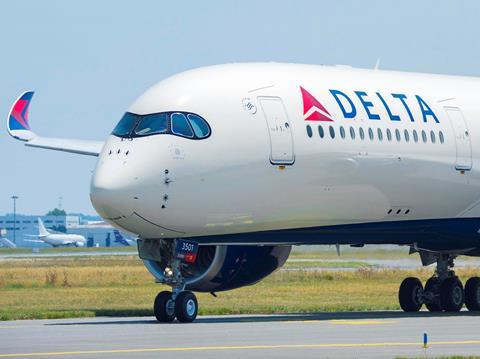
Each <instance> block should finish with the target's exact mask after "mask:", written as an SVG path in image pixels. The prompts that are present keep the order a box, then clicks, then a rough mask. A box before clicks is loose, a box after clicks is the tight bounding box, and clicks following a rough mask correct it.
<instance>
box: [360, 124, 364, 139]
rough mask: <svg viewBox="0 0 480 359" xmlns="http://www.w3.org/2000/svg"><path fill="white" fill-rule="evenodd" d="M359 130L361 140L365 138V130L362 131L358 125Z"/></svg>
mask: <svg viewBox="0 0 480 359" xmlns="http://www.w3.org/2000/svg"><path fill="white" fill-rule="evenodd" d="M359 132H360V139H362V140H363V139H364V138H365V132H364V131H363V127H360V130H359Z"/></svg>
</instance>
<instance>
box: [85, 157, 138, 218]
mask: <svg viewBox="0 0 480 359" xmlns="http://www.w3.org/2000/svg"><path fill="white" fill-rule="evenodd" d="M133 184H134V179H133V178H130V177H129V176H127V175H126V173H125V172H123V173H122V171H118V169H117V170H116V169H115V167H113V166H97V168H96V169H95V172H94V173H93V176H92V182H91V185H90V199H91V201H92V204H93V207H94V208H95V210H96V211H97V212H98V214H100V216H102V217H104V218H106V219H118V218H121V217H128V216H130V215H132V213H133V198H134V196H135V195H134V193H133V192H134V186H133Z"/></svg>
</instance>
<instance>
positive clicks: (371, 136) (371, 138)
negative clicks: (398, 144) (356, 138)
mask: <svg viewBox="0 0 480 359" xmlns="http://www.w3.org/2000/svg"><path fill="white" fill-rule="evenodd" d="M368 137H369V138H370V140H372V141H373V130H372V129H371V128H369V129H368Z"/></svg>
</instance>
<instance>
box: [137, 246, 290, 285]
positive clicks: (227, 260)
mask: <svg viewBox="0 0 480 359" xmlns="http://www.w3.org/2000/svg"><path fill="white" fill-rule="evenodd" d="M290 250H291V246H239V245H235V246H200V247H199V249H198V254H197V259H196V261H195V263H191V264H190V263H184V264H182V275H183V277H184V278H185V279H186V289H188V290H193V291H197V292H219V291H224V290H230V289H235V288H240V287H243V286H246V285H250V284H254V283H256V282H258V281H259V280H261V279H263V278H265V277H266V276H268V275H269V274H271V273H272V272H274V271H275V270H276V269H278V268H280V267H282V266H283V265H284V264H285V262H286V260H287V258H288V256H289V254H290ZM143 252H144V253H143V254H144V255H143V256H142V246H141V245H139V253H140V257H141V258H142V259H143V261H144V263H145V266H146V267H147V269H148V270H149V272H150V273H151V274H152V275H153V276H154V277H155V279H156V280H157V281H158V282H163V281H164V279H165V276H164V272H165V267H166V266H168V258H167V257H166V256H165V255H164V256H162V250H161V248H160V249H159V250H158V252H156V253H160V256H157V258H145V257H148V256H145V249H144V250H143ZM150 257H151V256H150Z"/></svg>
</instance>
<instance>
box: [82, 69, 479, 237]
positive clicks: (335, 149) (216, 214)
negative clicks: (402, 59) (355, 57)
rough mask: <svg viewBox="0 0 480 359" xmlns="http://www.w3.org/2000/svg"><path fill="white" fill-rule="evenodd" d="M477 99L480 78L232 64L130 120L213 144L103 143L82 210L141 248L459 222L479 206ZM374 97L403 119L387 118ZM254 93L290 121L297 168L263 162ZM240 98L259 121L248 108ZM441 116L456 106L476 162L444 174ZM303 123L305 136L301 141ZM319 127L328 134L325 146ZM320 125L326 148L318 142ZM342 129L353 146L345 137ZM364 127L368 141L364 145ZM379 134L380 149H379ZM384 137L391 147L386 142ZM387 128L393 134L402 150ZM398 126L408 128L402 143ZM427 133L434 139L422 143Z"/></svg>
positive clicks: (181, 79)
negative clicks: (165, 123)
mask: <svg viewBox="0 0 480 359" xmlns="http://www.w3.org/2000/svg"><path fill="white" fill-rule="evenodd" d="M300 86H302V87H303V88H305V89H306V90H308V91H309V92H310V93H311V94H312V95H313V96H314V97H315V98H316V99H317V100H318V101H320V102H321V103H322V104H323V105H324V106H325V107H326V108H327V109H328V111H329V112H330V114H331V117H332V118H333V120H334V121H333V122H312V121H305V120H304V116H303V104H302V96H301V93H300V88H299V87H300ZM256 89H258V90H256ZM330 89H337V90H340V91H342V92H345V93H346V94H348V95H349V97H350V98H351V99H352V100H353V101H354V104H355V106H356V109H357V116H356V117H355V119H345V118H344V117H343V115H342V112H341V111H340V108H339V107H338V105H337V103H336V102H335V100H334V98H333V97H332V95H331V94H330V93H329V90H330ZM479 90H480V81H479V80H478V79H473V78H466V77H453V76H440V75H423V74H412V73H401V72H388V71H371V70H359V69H345V68H335V67H324V66H311V65H293V64H238V65H237V64H235V65H222V66H214V67H208V68H202V69H198V70H192V71H188V72H185V73H182V74H179V75H177V76H173V77H171V78H169V79H166V80H164V81H162V82H160V83H159V84H157V85H155V86H154V87H152V88H151V89H150V90H148V91H147V92H146V93H145V94H143V95H142V96H141V97H140V98H139V99H138V100H137V101H136V102H135V103H134V104H133V105H132V106H131V107H130V109H129V111H130V112H133V113H137V114H148V113H157V112H164V111H187V112H193V113H198V114H199V115H201V116H202V117H203V118H205V119H206V120H207V121H208V123H209V124H210V126H211V128H212V135H211V136H210V137H208V138H206V139H204V140H190V139H186V138H181V137H177V136H173V135H154V136H148V137H143V138H134V139H129V140H125V139H120V138H117V137H115V136H111V137H110V138H109V139H108V140H107V142H106V144H105V146H104V148H103V151H102V153H101V154H100V156H99V161H98V164H97V167H96V169H95V172H94V175H93V178H92V185H91V187H92V188H91V199H92V203H93V205H94V206H95V208H96V209H97V211H98V212H99V213H100V214H101V215H102V216H103V217H105V218H106V219H108V220H109V221H110V222H111V223H112V224H114V225H116V226H118V227H121V228H123V229H126V230H128V231H129V232H133V233H136V234H138V235H139V236H140V237H144V238H160V237H183V236H188V237H190V236H202V235H215V234H231V233H242V232H254V231H263V230H269V229H286V228H302V227H312V226H322V225H335V224H348V223H363V222H378V221H397V220H398V221H402V220H413V219H434V218H454V217H458V216H460V215H463V216H468V213H469V212H468V211H467V210H468V209H469V208H470V207H473V206H474V205H475V204H476V203H477V202H478V201H479V198H480V182H479V173H478V171H477V168H478V165H479V163H478V154H479V151H480V148H479V146H480V142H479V141H476V139H477V138H478V137H480V125H479V124H478V122H475V120H476V118H477V117H478V116H479V115H480V114H479V112H480V110H479V109H478V100H477V99H476V98H475V94H478V93H479ZM354 91H365V92H366V93H367V94H368V99H369V100H370V101H372V103H373V107H372V108H371V110H372V112H375V113H378V114H379V115H380V117H381V119H380V120H369V119H368V118H367V114H366V112H365V109H364V107H363V106H362V105H361V103H360V102H359V99H358V97H355V95H354ZM376 92H380V93H381V94H382V95H384V97H385V98H386V99H387V102H388V104H389V108H390V109H391V111H392V112H393V113H395V114H398V115H400V116H401V121H391V120H390V118H389V115H388V113H387V111H386V109H385V107H384V106H382V103H381V102H380V100H379V99H378V97H376V96H375V93H376ZM392 93H403V94H405V95H407V96H408V99H407V101H408V103H409V108H410V109H411V111H412V113H413V116H414V119H415V122H412V121H410V119H409V116H408V114H407V113H406V111H405V109H404V107H402V104H401V103H400V102H398V101H392V99H391V98H389V97H388V95H389V94H392ZM415 95H420V96H421V97H422V98H423V99H424V100H425V101H426V102H427V103H428V105H429V106H430V107H431V108H432V109H433V111H434V112H435V114H436V115H437V116H438V118H439V122H440V123H435V121H434V120H433V119H432V118H428V119H427V122H423V120H422V114H421V112H420V109H419V106H418V104H417V102H416V100H415V97H414V96H415ZM477 96H478V95H477ZM259 97H279V98H281V99H282V101H283V104H284V106H285V109H286V111H287V114H288V120H289V124H290V130H291V131H292V136H293V149H294V154H295V162H294V164H293V165H291V166H285V169H283V170H282V169H280V168H279V166H277V165H272V164H271V163H270V137H269V132H268V129H267V124H266V120H265V117H264V114H263V111H261V105H260V103H259V102H258V98H259ZM245 98H249V99H250V100H251V101H252V102H253V104H254V105H255V106H256V107H257V108H258V111H256V112H255V113H252V111H246V110H245V108H244V104H243V102H242V101H243V100H244V99H245ZM444 106H451V107H458V108H459V109H461V111H462V113H463V115H464V117H465V120H466V122H467V126H468V129H469V136H470V138H471V146H472V161H473V164H472V169H471V170H470V171H466V172H465V173H462V172H460V171H458V170H456V169H455V161H456V145H455V138H454V134H453V131H452V127H451V125H450V123H449V120H448V118H447V115H446V112H445V109H444ZM307 125H310V126H311V128H312V130H313V136H312V137H311V138H309V137H308V136H307V133H306V126H307ZM318 125H322V126H323V128H324V130H325V137H324V138H323V139H321V138H320V137H319V135H318V130H317V127H318ZM329 126H333V128H334V130H335V135H336V136H335V138H334V139H331V138H329V135H328V127H329ZM340 126H343V127H344V128H345V130H346V132H347V136H346V138H345V139H342V138H340V136H339V128H340ZM351 126H352V127H354V129H355V132H356V138H355V140H352V139H350V136H349V128H350V127H351ZM360 127H363V129H364V131H365V135H366V138H365V140H363V141H362V140H360V138H359V128H360ZM369 128H372V129H373V130H374V132H375V138H374V140H373V141H371V140H370V139H369V138H368V129H369ZM379 128H380V129H381V130H382V132H383V137H384V139H383V141H379V140H378V136H377V130H378V129H379ZM387 128H388V129H390V131H392V135H393V139H392V141H388V140H387V139H386V134H385V132H386V129H387ZM396 129H398V130H400V132H401V134H402V140H401V141H400V142H397V141H396V139H395V130H396ZM414 129H415V130H416V131H417V132H418V133H419V136H420V137H421V131H422V130H425V131H427V135H428V137H429V139H428V141H427V143H423V142H422V140H421V139H420V141H419V142H418V143H414V142H413V139H412V131H413V130H414ZM404 130H408V131H409V134H410V141H409V142H406V141H405V139H404V136H403V132H404ZM431 130H434V131H435V134H436V136H437V141H436V143H432V142H431V140H430V131H431ZM440 131H441V132H442V133H443V135H444V137H445V143H443V144H441V143H439V141H438V134H439V132H440ZM166 171H168V174H166ZM166 179H168V181H170V183H168V184H166V183H165V182H166V181H165V180H166ZM168 181H167V182H168ZM166 196H167V197H168V199H166V200H165V198H166ZM162 205H164V206H165V208H162ZM390 209H393V211H392V213H390V214H388V211H389V210H390ZM398 209H400V210H401V213H400V214H399V215H396V211H397V210H398ZM407 209H408V210H409V212H408V214H406V213H405V212H406V210H407Z"/></svg>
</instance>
